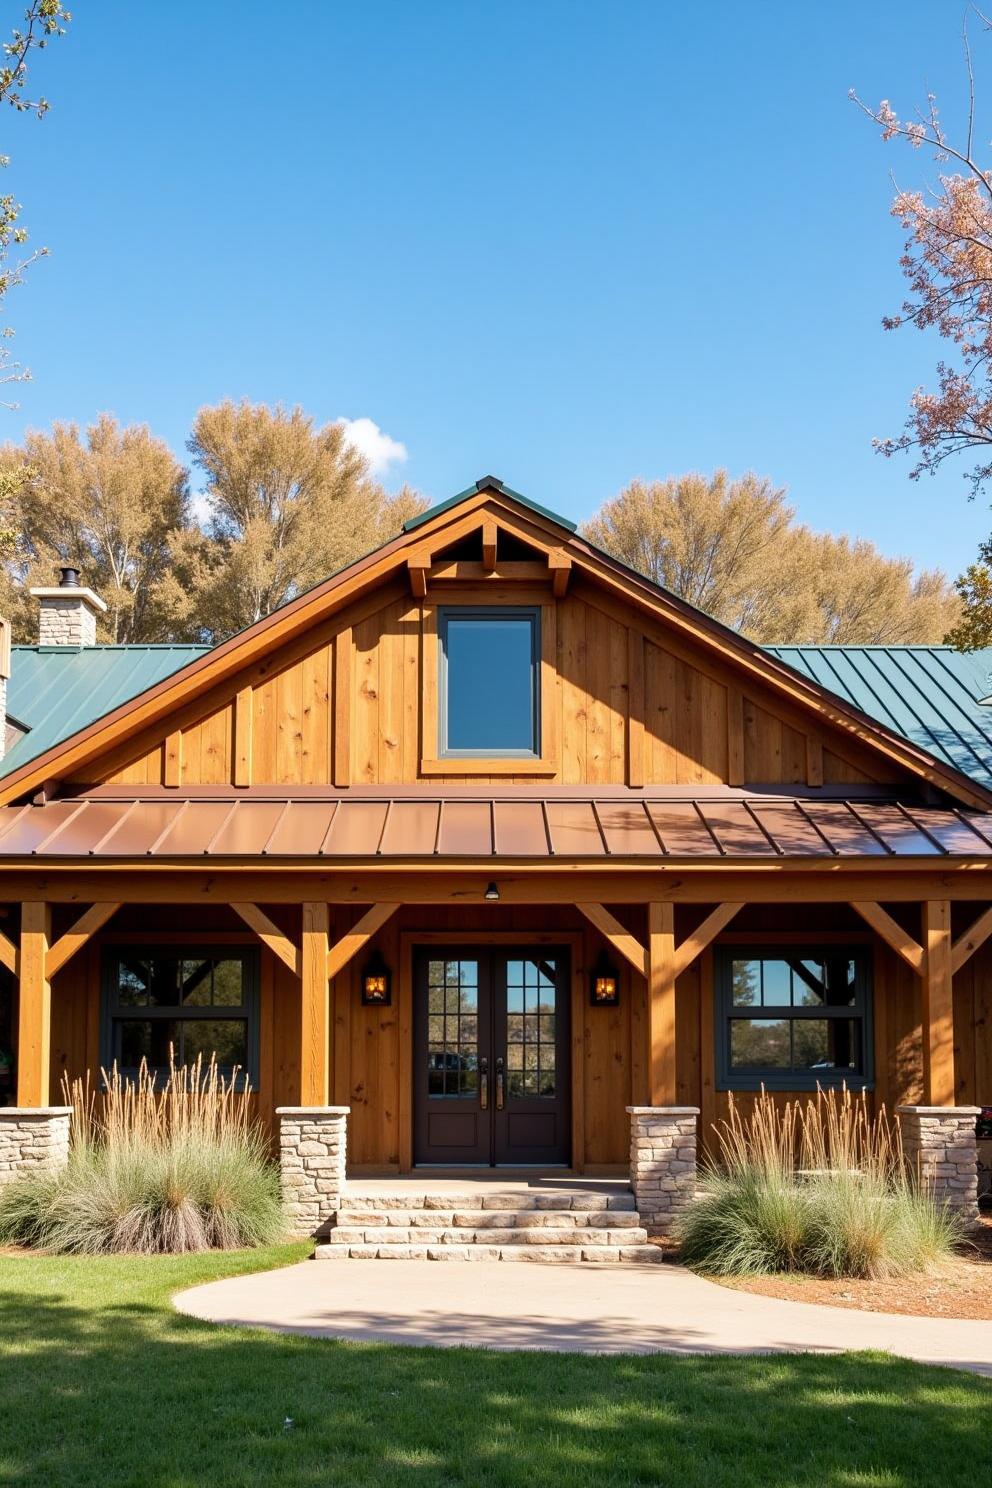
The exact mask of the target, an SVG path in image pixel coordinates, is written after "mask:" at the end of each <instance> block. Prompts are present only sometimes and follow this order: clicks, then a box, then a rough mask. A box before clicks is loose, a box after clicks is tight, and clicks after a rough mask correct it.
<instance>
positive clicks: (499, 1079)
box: [496, 1059, 503, 1111]
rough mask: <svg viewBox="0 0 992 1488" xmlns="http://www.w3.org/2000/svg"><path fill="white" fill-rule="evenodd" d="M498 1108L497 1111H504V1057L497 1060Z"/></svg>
mask: <svg viewBox="0 0 992 1488" xmlns="http://www.w3.org/2000/svg"><path fill="white" fill-rule="evenodd" d="M496 1109H497V1111H502V1109H503V1061H502V1059H497V1061H496Z"/></svg>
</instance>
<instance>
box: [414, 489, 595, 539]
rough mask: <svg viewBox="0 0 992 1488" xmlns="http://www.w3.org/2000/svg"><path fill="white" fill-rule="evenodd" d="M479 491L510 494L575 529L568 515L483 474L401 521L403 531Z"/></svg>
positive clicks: (565, 525) (427, 520) (566, 528)
mask: <svg viewBox="0 0 992 1488" xmlns="http://www.w3.org/2000/svg"><path fill="white" fill-rule="evenodd" d="M480 491H499V492H501V493H502V495H504V496H511V497H512V498H513V500H514V501H519V502H520V504H521V505H522V506H529V507H530V509H531V511H534V512H537V514H538V516H540V517H547V518H548V520H549V521H551V522H557V523H558V526H559V527H564V528H565V530H566V532H574V531H575V529H576V523H575V522H573V521H571V520H570V519H569V518H568V517H562V516H560V515H559V514H558V512H553V511H551V510H550V509H549V508H548V507H546V506H540V505H539V504H538V503H537V502H536V501H531V499H530V497H529V496H521V494H520V492H519V491H511V490H510V487H509V486H505V485H504V484H503V482H502V481H501V480H500V479H499V478H498V477H497V476H495V475H484V476H483V477H482V479H481V480H477V481H476V483H475V485H474V486H469V487H468V488H467V490H464V491H459V492H458V495H457V496H449V497H448V499H447V501H439V502H438V504H437V506H431V507H429V508H428V509H427V511H425V512H421V513H420V514H419V516H416V517H410V518H409V519H408V520H407V521H406V522H404V523H403V531H404V532H414V531H416V529H417V528H418V527H422V526H423V524H424V523H425V522H429V521H431V519H432V518H433V517H439V516H440V515H441V513H442V512H446V511H450V510H451V508H452V507H453V506H457V505H458V503H459V502H460V501H465V500H467V499H468V497H469V496H477V495H478V494H479V492H480Z"/></svg>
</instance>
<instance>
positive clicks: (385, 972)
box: [362, 951, 393, 1007]
mask: <svg viewBox="0 0 992 1488" xmlns="http://www.w3.org/2000/svg"><path fill="white" fill-rule="evenodd" d="M392 1000H393V988H392V977H391V976H390V973H389V967H388V966H387V965H386V963H385V961H384V960H383V959H382V954H381V952H380V951H373V952H372V954H371V956H370V957H369V959H368V960H367V961H366V963H365V968H364V970H363V971H362V1004H363V1006H365V1007H389V1006H390V1005H391V1003H392Z"/></svg>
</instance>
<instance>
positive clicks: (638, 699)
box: [627, 625, 646, 788]
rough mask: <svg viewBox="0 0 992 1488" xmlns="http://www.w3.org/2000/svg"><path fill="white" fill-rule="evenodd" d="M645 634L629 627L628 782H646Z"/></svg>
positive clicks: (637, 785) (635, 784) (639, 783)
mask: <svg viewBox="0 0 992 1488" xmlns="http://www.w3.org/2000/svg"><path fill="white" fill-rule="evenodd" d="M644 766H645V760H644V637H643V635H642V634H641V632H640V631H639V630H637V629H636V628H635V627H634V626H633V625H630V626H628V627H627V784H628V785H629V786H632V787H634V788H639V787H640V786H642V785H643V784H644V781H645V778H646V776H645V773H644Z"/></svg>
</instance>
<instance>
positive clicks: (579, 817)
mask: <svg viewBox="0 0 992 1488" xmlns="http://www.w3.org/2000/svg"><path fill="white" fill-rule="evenodd" d="M990 856H992V814H983V813H979V812H969V811H963V810H958V809H954V808H949V807H934V806H921V805H918V804H915V803H913V804H907V803H906V802H904V801H900V800H896V799H892V798H891V797H884V796H874V797H872V796H869V797H868V798H867V799H864V798H859V799H857V800H852V799H844V798H842V797H840V796H838V795H837V794H836V793H834V794H830V793H811V794H809V795H803V796H791V795H782V794H772V793H769V794H755V793H748V792H746V791H737V790H729V789H726V788H724V789H723V790H714V791H711V792H706V791H705V790H698V791H693V792H691V793H687V792H686V791H685V790H684V789H683V790H682V791H673V790H671V789H666V790H664V791H627V790H611V789H610V788H609V787H606V788H603V789H600V790H596V791H588V790H586V791H583V790H572V789H568V788H563V787H559V788H558V789H555V788H547V787H546V788H544V789H541V790H540V791H539V792H535V791H534V790H533V789H527V788H526V787H524V788H523V792H522V790H521V787H519V786H517V787H514V789H513V792H512V793H510V792H500V791H499V790H498V789H497V788H494V787H490V788H487V789H481V790H480V789H479V788H476V787H473V788H462V790H461V791H459V790H458V788H457V787H456V788H454V790H452V789H451V788H448V789H445V790H444V791H437V790H434V789H432V790H430V791H429V792H423V793H421V792H420V791H416V790H414V791H409V792H402V791H397V792H395V793H394V794H383V793H382V792H381V791H361V792H359V791H356V790H354V788H352V789H351V790H348V791H341V792H337V793H333V792H327V791H326V790H321V792H320V794H316V793H315V792H306V791H305V790H304V791H303V792H300V791H297V790H294V792H293V794H292V795H288V794H282V795H280V794H279V793H277V792H276V793H270V792H266V793H265V794H264V795H259V794H255V793H253V794H251V795H244V794H241V795H232V793H231V792H230V791H225V790H223V789H218V790H216V791H212V792H210V791H201V792H198V793H196V794H191V793H184V795H183V796H181V797H179V798H177V797H176V796H175V795H174V794H172V793H171V792H169V793H164V792H162V791H158V792H153V793H150V794H142V795H140V796H138V797H137V798H136V797H135V796H134V794H133V792H132V793H129V794H128V795H121V794H115V793H114V792H113V791H108V790H107V789H103V790H98V791H96V792H91V793H88V794H87V795H84V796H77V797H74V798H72V799H69V800H54V801H50V802H48V803H47V804H45V805H37V806H36V805H25V806H9V807H4V808H2V809H0V863H2V862H3V861H7V862H8V863H9V862H12V861H13V860H17V859H20V860H23V859H25V858H27V859H37V858H46V859H53V858H57V859H69V858H75V859H87V860H92V859H94V858H97V859H108V860H121V859H132V860H133V859H144V860H147V859H149V858H152V859H155V860H165V861H167V860H176V859H183V860H188V859H191V858H204V857H207V858H211V859H223V858H231V859H244V858H256V859H266V860H268V861H274V860H291V859H295V860H299V859H312V858H323V859H325V860H328V861H334V860H345V861H351V860H356V859H366V860H368V859H379V860H382V859H390V858H392V859H396V860H410V859H451V860H458V859H472V860H479V859H487V858H492V859H496V858H500V859H503V858H510V859H541V858H560V859H564V860H572V859H606V858H612V859H623V860H638V861H643V862H650V861H658V860H670V859H711V860H726V859H748V858H811V857H812V858H816V857H822V858H837V857H847V858H850V857H877V858H886V857H897V858H906V857H925V858H941V857H968V858H988V857H990Z"/></svg>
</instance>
